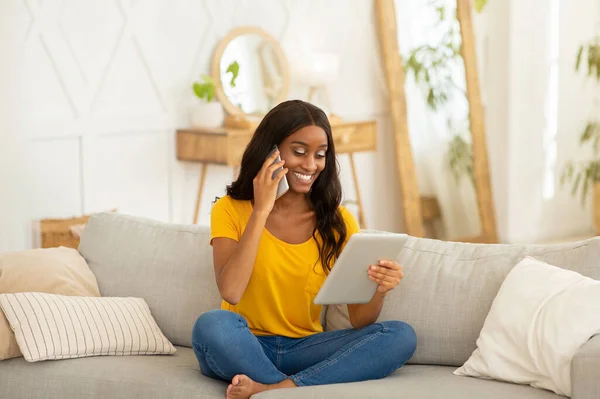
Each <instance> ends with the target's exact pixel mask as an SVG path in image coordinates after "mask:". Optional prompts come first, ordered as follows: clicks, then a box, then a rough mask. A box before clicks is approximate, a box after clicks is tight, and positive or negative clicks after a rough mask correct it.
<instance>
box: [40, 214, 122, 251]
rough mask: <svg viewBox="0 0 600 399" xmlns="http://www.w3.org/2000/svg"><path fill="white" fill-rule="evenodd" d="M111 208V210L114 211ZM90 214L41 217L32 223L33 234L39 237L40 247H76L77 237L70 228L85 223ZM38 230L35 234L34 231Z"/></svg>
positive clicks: (77, 243) (77, 244) (77, 245)
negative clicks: (68, 216)
mask: <svg viewBox="0 0 600 399" xmlns="http://www.w3.org/2000/svg"><path fill="white" fill-rule="evenodd" d="M116 211H117V210H116V209H113V210H112V211H111V212H116ZM90 216H91V215H84V216H78V217H72V218H67V219H42V220H39V221H38V222H36V223H35V224H34V235H37V236H38V237H39V245H37V246H39V247H40V248H53V247H60V246H63V247H69V248H74V249H77V248H78V247H79V237H77V236H76V235H75V234H74V233H73V230H72V228H73V227H75V226H77V225H82V224H86V223H87V221H88V219H89V218H90ZM36 230H37V232H39V233H38V234H35V232H36Z"/></svg>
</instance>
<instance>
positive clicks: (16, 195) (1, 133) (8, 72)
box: [0, 2, 27, 251]
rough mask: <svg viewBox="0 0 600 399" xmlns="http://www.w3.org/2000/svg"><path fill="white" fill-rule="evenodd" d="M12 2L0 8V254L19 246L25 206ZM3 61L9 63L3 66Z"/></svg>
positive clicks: (4, 63)
mask: <svg viewBox="0 0 600 399" xmlns="http://www.w3.org/2000/svg"><path fill="white" fill-rule="evenodd" d="M16 7H17V4H16V2H11V3H2V6H1V8H0V54H1V56H0V59H1V60H2V61H0V88H1V90H0V251H3V250H7V249H9V248H13V247H15V246H18V245H20V244H21V242H22V240H23V237H24V236H25V230H24V229H25V227H26V226H25V225H24V224H23V217H22V211H23V208H22V207H21V205H20V204H23V203H24V202H26V201H27V200H26V197H25V196H23V195H22V194H23V193H24V190H23V185H24V183H25V181H26V179H24V176H25V174H24V166H25V164H24V163H21V160H22V157H23V147H22V145H21V140H20V138H19V135H18V134H17V129H16V125H17V123H18V114H17V110H18V109H19V107H18V102H19V96H18V94H19V93H18V90H17V87H18V82H19V57H20V55H21V53H20V50H21V49H20V46H18V45H17V43H15V42H14V41H13V40H12V38H13V37H14V35H15V34H16V33H17V31H18V24H17V23H16V21H15V20H13V19H12V18H11V17H12V15H13V13H14V12H15V10H16ZM7 60H8V61H9V62H7Z"/></svg>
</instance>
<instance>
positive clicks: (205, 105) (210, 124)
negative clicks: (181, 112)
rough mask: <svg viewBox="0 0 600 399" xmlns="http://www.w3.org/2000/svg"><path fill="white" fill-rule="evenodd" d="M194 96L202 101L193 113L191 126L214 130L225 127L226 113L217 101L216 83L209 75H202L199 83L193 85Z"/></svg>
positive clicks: (193, 109)
mask: <svg viewBox="0 0 600 399" xmlns="http://www.w3.org/2000/svg"><path fill="white" fill-rule="evenodd" d="M192 88H193V90H194V94H195V95H196V97H198V99H200V101H199V102H198V103H196V104H195V105H194V107H193V108H192V111H191V118H190V119H191V124H192V127H194V128H204V129H213V128H217V127H220V126H223V121H224V119H225V111H224V110H223V105H221V103H220V102H218V101H216V100H215V82H214V81H213V79H212V78H211V77H210V76H208V75H202V76H201V80H200V81H199V82H194V84H193V85H192Z"/></svg>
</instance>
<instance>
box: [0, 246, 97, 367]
mask: <svg viewBox="0 0 600 399" xmlns="http://www.w3.org/2000/svg"><path fill="white" fill-rule="evenodd" d="M0 276H1V278H0V292H1V293H17V292H46V293H52V294H60V295H68V296H87V297H98V296H100V289H99V287H98V282H97V280H96V276H95V275H94V273H93V272H92V271H91V269H90V268H89V266H88V264H87V262H86V260H85V259H84V258H83V257H82V256H81V255H80V254H79V252H77V250H76V249H73V248H67V247H60V248H38V249H31V250H24V251H16V252H7V253H3V254H0ZM33 276H35V278H32V277H33ZM19 356H22V355H21V350H20V349H19V346H18V344H17V341H16V340H15V336H14V333H13V332H12V331H11V328H10V324H9V323H8V320H6V318H5V316H4V314H3V313H2V311H0V360H3V359H10V358H13V357H19Z"/></svg>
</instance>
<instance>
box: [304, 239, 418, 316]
mask: <svg viewBox="0 0 600 399" xmlns="http://www.w3.org/2000/svg"><path fill="white" fill-rule="evenodd" d="M407 237H408V236H407V235H406V234H381V233H357V234H353V235H352V236H351V237H350V239H349V240H348V242H347V243H346V246H345V247H344V250H343V251H342V253H341V254H340V257H339V258H338V259H337V261H336V262H335V264H334V266H333V268H332V269H331V272H330V273H329V275H328V276H327V278H326V279H325V282H324V283H323V286H321V289H320V290H319V292H318V293H317V296H316V297H315V301H314V302H315V304H317V305H336V304H358V303H369V302H370V301H371V299H373V295H375V292H376V291H377V283H376V282H374V281H372V280H370V279H369V274H368V270H369V266H370V265H375V264H377V262H378V261H379V260H396V259H397V258H398V255H399V254H400V252H401V251H402V249H403V248H404V242H405V241H406V239H407Z"/></svg>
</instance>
